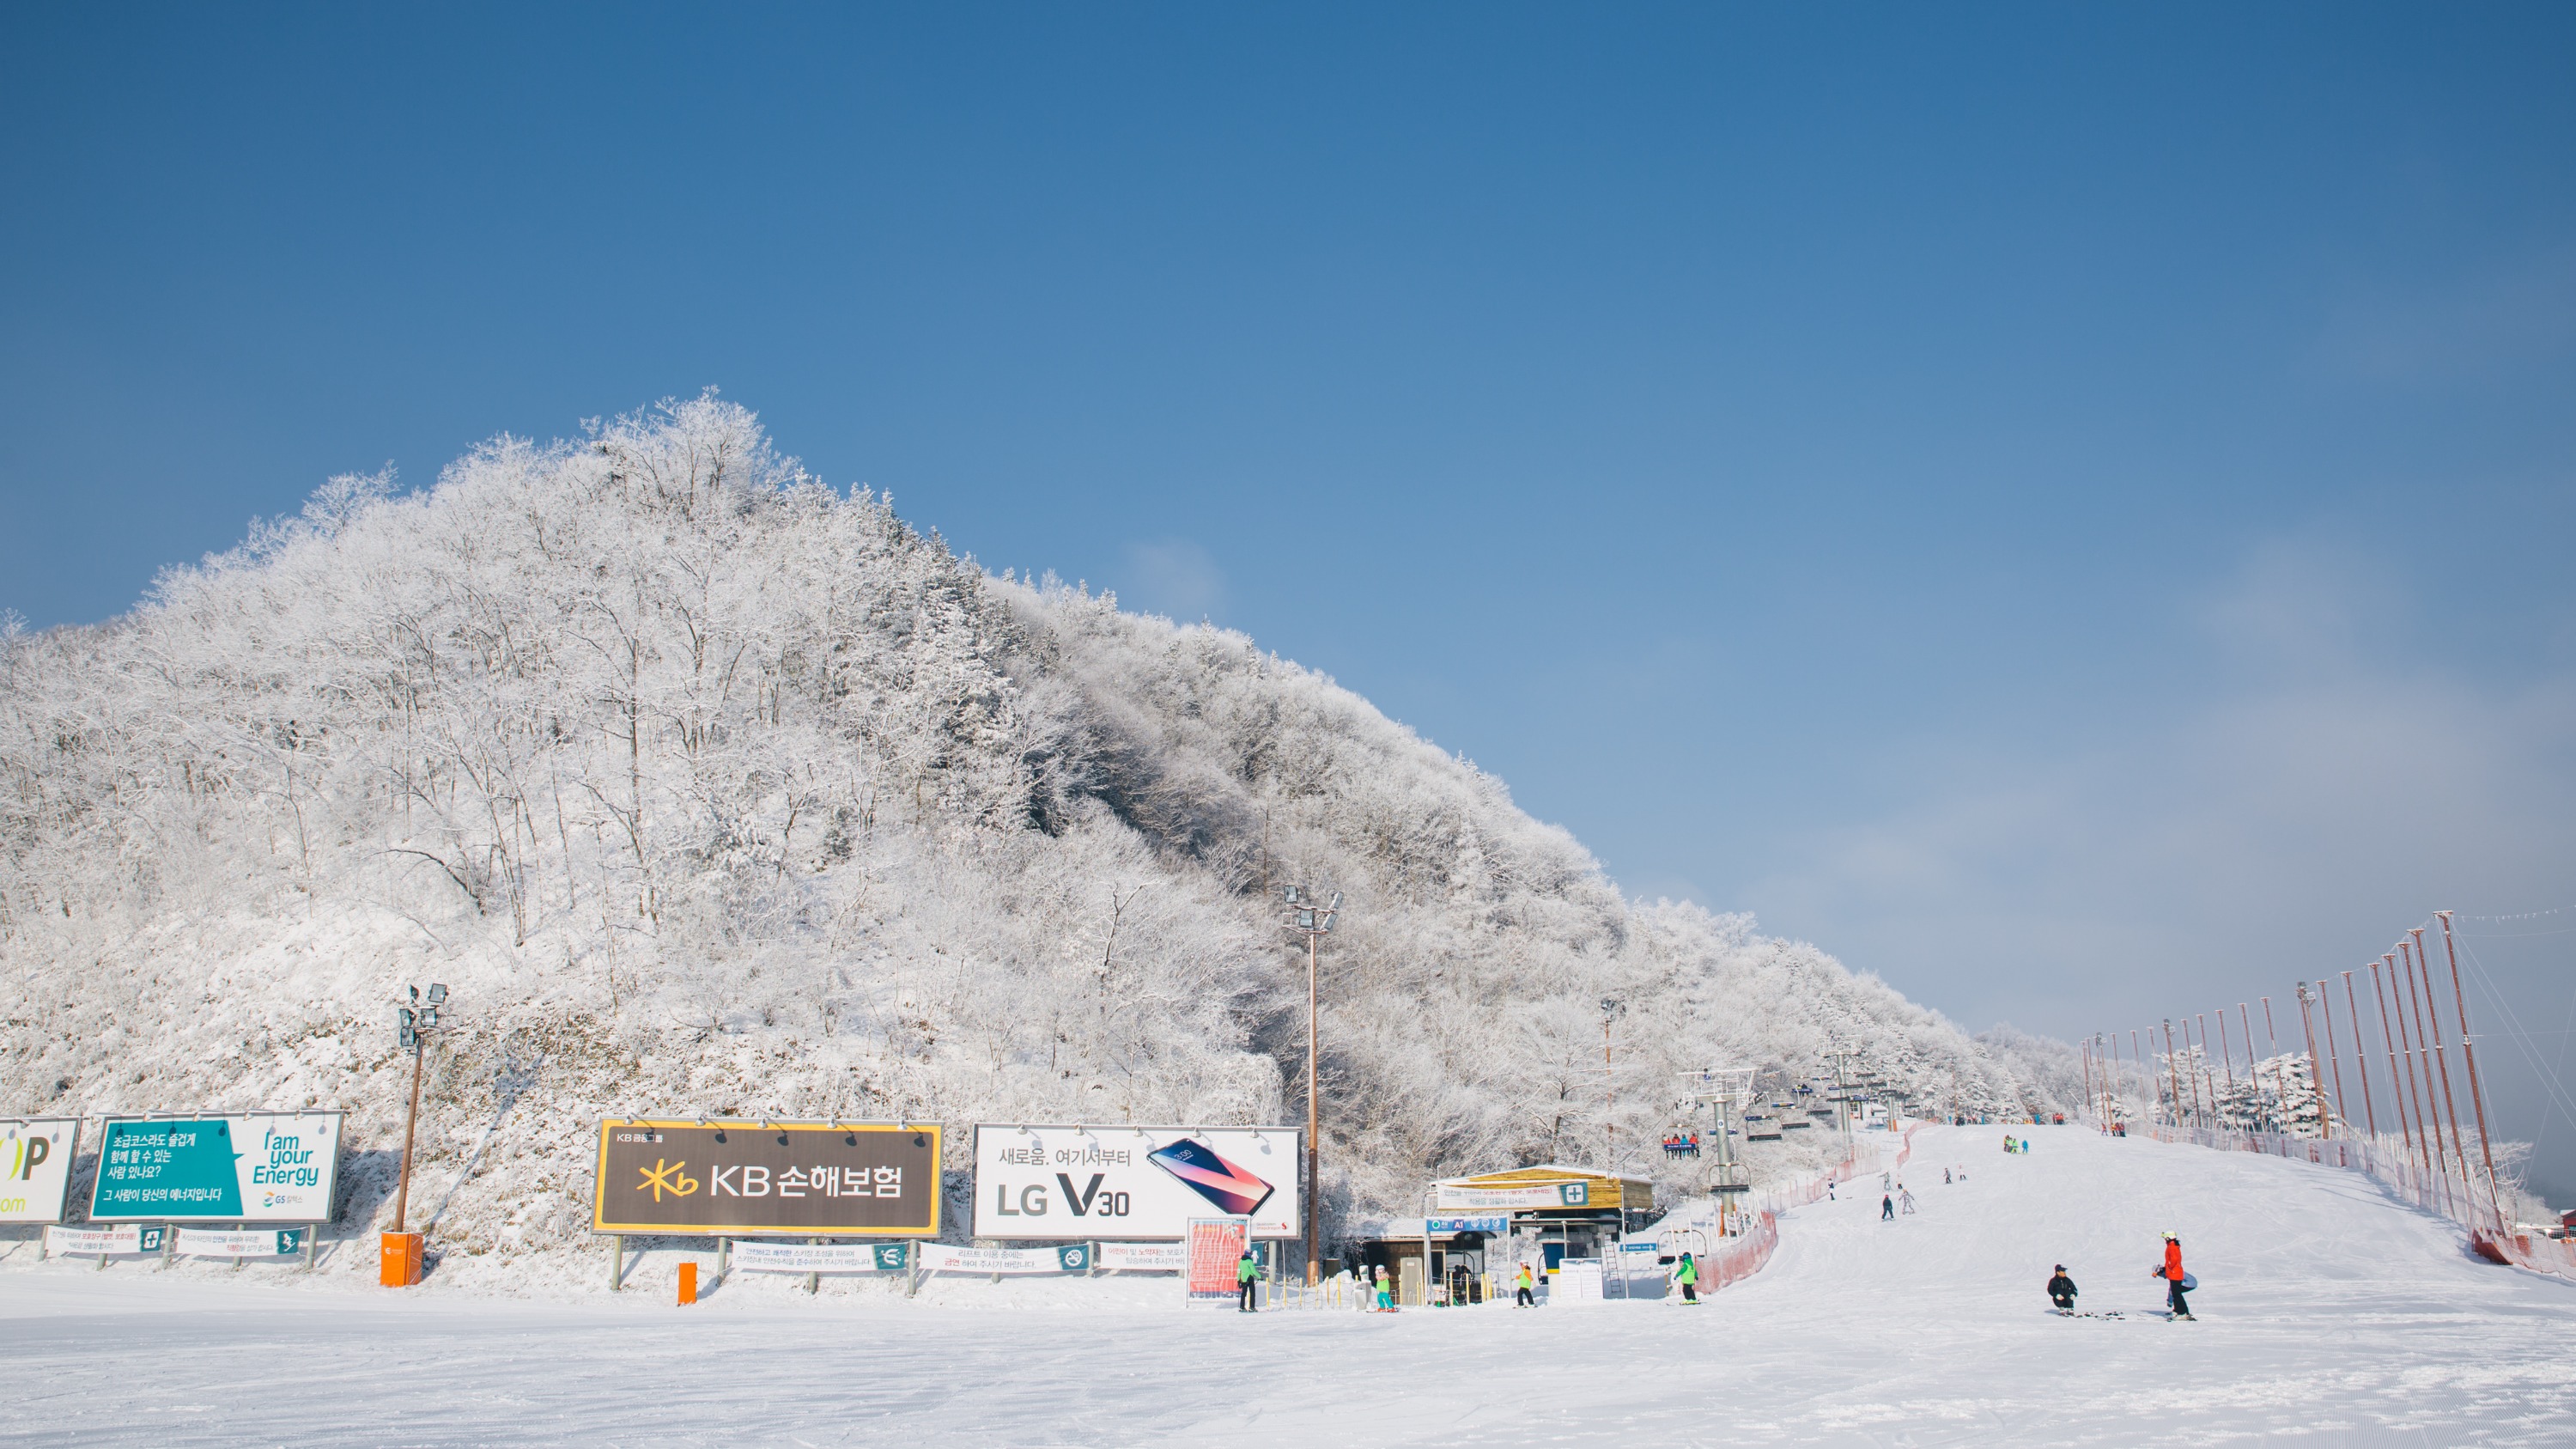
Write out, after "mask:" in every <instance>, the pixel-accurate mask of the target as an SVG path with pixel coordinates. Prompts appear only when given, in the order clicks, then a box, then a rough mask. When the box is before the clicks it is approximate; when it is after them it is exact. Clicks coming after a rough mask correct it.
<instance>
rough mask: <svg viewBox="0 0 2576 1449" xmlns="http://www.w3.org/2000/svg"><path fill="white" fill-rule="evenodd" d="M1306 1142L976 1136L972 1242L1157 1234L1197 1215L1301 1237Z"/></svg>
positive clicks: (1069, 1130)
mask: <svg viewBox="0 0 2576 1449" xmlns="http://www.w3.org/2000/svg"><path fill="white" fill-rule="evenodd" d="M1304 1150H1305V1147H1304V1134H1303V1133H1302V1132H1300V1131H1299V1130H1298V1129H1296V1128H1294V1127H1133V1126H1126V1125H1120V1126H1115V1127H1100V1126H1094V1127H1062V1126H1057V1127H1040V1126H1027V1127H1021V1126H1009V1125H1003V1124H998V1123H991V1122H987V1123H984V1124H983V1125H981V1126H978V1127H977V1128H976V1129H975V1236H977V1237H979V1238H1105V1237H1117V1238H1160V1239H1167V1240H1172V1241H1178V1240H1179V1239H1180V1238H1181V1237H1183V1236H1184V1235H1185V1234H1186V1233H1187V1231H1188V1224H1189V1222H1190V1220H1191V1219H1193V1218H1206V1217H1213V1216H1225V1217H1248V1218H1250V1219H1251V1220H1252V1235H1253V1236H1254V1237H1256V1238H1294V1237H1297V1236H1299V1235H1300V1234H1301V1233H1302V1232H1303V1231H1304V1228H1303V1227H1302V1226H1301V1219H1300V1218H1299V1216H1298V1196H1299V1194H1298V1190H1297V1183H1298V1175H1299V1171H1298V1170H1299V1167H1300V1166H1301V1164H1302V1162H1303V1158H1302V1156H1301V1154H1302V1153H1303V1152H1304Z"/></svg>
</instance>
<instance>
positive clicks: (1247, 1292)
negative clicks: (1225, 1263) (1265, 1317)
mask: <svg viewBox="0 0 2576 1449" xmlns="http://www.w3.org/2000/svg"><path fill="white" fill-rule="evenodd" d="M1260 1284H1261V1263H1260V1260H1258V1259H1256V1258H1254V1257H1253V1256H1252V1249H1251V1248H1250V1247H1249V1246H1246V1247H1245V1248H1244V1250H1243V1256H1242V1257H1240V1258H1238V1259H1236V1260H1235V1264H1234V1286H1235V1288H1236V1289H1237V1290H1238V1291H1239V1292H1241V1293H1242V1294H1243V1301H1242V1302H1241V1303H1238V1304H1236V1305H1235V1311H1236V1312H1238V1313H1259V1312H1260V1311H1261V1305H1260V1301H1259V1299H1258V1297H1257V1296H1256V1295H1257V1292H1258V1290H1259V1287H1260Z"/></svg>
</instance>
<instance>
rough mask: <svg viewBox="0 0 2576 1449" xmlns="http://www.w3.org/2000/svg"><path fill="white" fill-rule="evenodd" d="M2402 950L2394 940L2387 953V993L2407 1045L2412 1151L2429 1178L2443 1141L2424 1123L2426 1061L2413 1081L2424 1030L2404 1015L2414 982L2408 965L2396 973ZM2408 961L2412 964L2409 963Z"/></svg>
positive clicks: (2433, 1174)
mask: <svg viewBox="0 0 2576 1449" xmlns="http://www.w3.org/2000/svg"><path fill="white" fill-rule="evenodd" d="M2405 953H2406V943H2405V942H2403V941H2400V942H2399V943H2398V944H2397V949H2396V950H2394V951H2391V952H2390V953H2388V994H2389V995H2390V996H2391V997H2393V998H2395V999H2396V1002H2397V1040H2398V1043H2399V1044H2400V1045H2402V1046H2404V1047H2405V1048H2406V1094H2407V1095H2408V1096H2409V1097H2412V1098H2414V1099H2415V1152H2416V1155H2417V1156H2418V1157H2419V1158H2421V1159H2422V1161H2423V1165H2424V1176H2425V1177H2426V1178H2428V1179H2430V1178H2434V1177H2437V1176H2438V1175H2439V1173H2440V1169H2439V1168H2437V1167H2435V1166H2434V1164H2435V1163H2438V1162H2440V1161H2441V1160H2442V1143H2441V1139H2439V1138H2437V1137H2435V1136H2434V1135H2433V1133H2432V1131H2431V1130H2430V1129H2428V1128H2427V1127H2425V1125H2424V1099H2425V1097H2427V1096H2429V1095H2431V1091H2430V1085H2429V1084H2430V1079H2431V1078H2432V1075H2433V1072H2432V1068H2431V1066H2430V1065H2429V1064H2428V1065H2427V1066H2426V1067H2425V1069H2424V1072H2423V1076H2424V1077H2425V1079H2426V1080H2425V1082H2423V1083H2418V1082H2417V1081H2416V1071H2415V1058H2416V1055H2417V1053H2416V1050H2415V1043H2416V1039H2417V1038H2418V1037H2420V1036H2421V1035H2422V1034H2423V1033H2421V1032H2418V1031H2416V1030H2415V1029H2414V1027H2413V1025H2412V1024H2411V1023H2409V1022H2408V1020H2407V1019H2406V988H2407V987H2409V986H2411V985H2413V984H2414V979H2415V973H2414V971H2413V970H2412V969H2409V970H2408V971H2407V973H2406V975H2405V977H2404V978H2403V979H2401V978H2400V977H2399V976H2398V974H2397V962H2398V958H2399V957H2401V956H2403V955H2404V954H2405ZM2408 964H2409V966H2410V968H2411V965H2412V963H2411V962H2410V963H2408Z"/></svg>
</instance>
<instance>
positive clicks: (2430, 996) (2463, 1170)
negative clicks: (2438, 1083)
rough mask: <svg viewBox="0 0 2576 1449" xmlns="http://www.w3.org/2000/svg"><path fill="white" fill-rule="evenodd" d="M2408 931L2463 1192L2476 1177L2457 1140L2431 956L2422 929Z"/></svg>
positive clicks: (2455, 1106) (2466, 1151)
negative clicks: (2420, 964) (2426, 951)
mask: <svg viewBox="0 0 2576 1449" xmlns="http://www.w3.org/2000/svg"><path fill="white" fill-rule="evenodd" d="M2410 934H2412V935H2413V936H2414V937H2415V959H2417V960H2419V961H2421V962H2423V963H2424V998H2425V1001H2426V1003H2427V1005H2428V1007H2429V1008H2430V1009H2429V1010H2427V1011H2426V1013H2425V1018H2424V1019H2425V1020H2427V1021H2429V1022H2431V1023H2432V1024H2433V1065H2435V1066H2437V1067H2439V1068H2441V1070H2442V1105H2443V1107H2444V1108H2445V1109H2447V1110H2448V1111H2449V1112H2450V1114H2451V1155H2452V1156H2453V1157H2455V1158H2457V1159H2458V1160H2459V1164H2460V1190H2461V1191H2462V1192H2464V1193H2465V1192H2467V1191H2468V1190H2469V1187H2470V1184H2471V1183H2473V1182H2474V1181H2476V1179H2474V1178H2472V1177H2470V1176H2469V1149H2468V1145H2467V1144H2466V1143H2464V1142H2462V1141H2461V1140H2460V1099H2459V1098H2457V1097H2454V1096H2452V1095H2451V1054H2450V1052H2449V1051H2448V1050H2446V1049H2444V1047H2443V1046H2442V1006H2441V1002H2442V998H2441V995H2440V993H2438V992H2436V991H2435V990H2434V989H2433V958H2432V957H2430V956H2427V955H2425V954H2424V928H2423V927H2421V926H2417V927H2415V928H2414V929H2413V930H2412V931H2411V932H2410ZM2466 1030H2467V1029H2466V1028H2462V1031H2463V1032H2464V1033H2465V1031H2466Z"/></svg>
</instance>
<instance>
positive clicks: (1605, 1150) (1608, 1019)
mask: <svg viewBox="0 0 2576 1449" xmlns="http://www.w3.org/2000/svg"><path fill="white" fill-rule="evenodd" d="M1627 1014H1628V1007H1627V1004H1626V1003H1625V1002H1622V1001H1620V1000H1618V999H1617V998H1615V997H1609V996H1605V997H1602V998H1601V1093H1602V1108H1601V1169H1602V1171H1604V1172H1607V1173H1610V1174H1612V1175H1613V1176H1616V1175H1617V1173H1618V1171H1619V1081H1618V1079H1617V1078H1616V1077H1613V1076H1612V1075H1611V1074H1610V1023H1612V1022H1614V1021H1617V1020H1618V1019H1619V1018H1620V1017H1623V1016H1625V1015H1627ZM1745 1130H1747V1131H1750V1130H1752V1129H1750V1128H1747V1129H1745Z"/></svg>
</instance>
